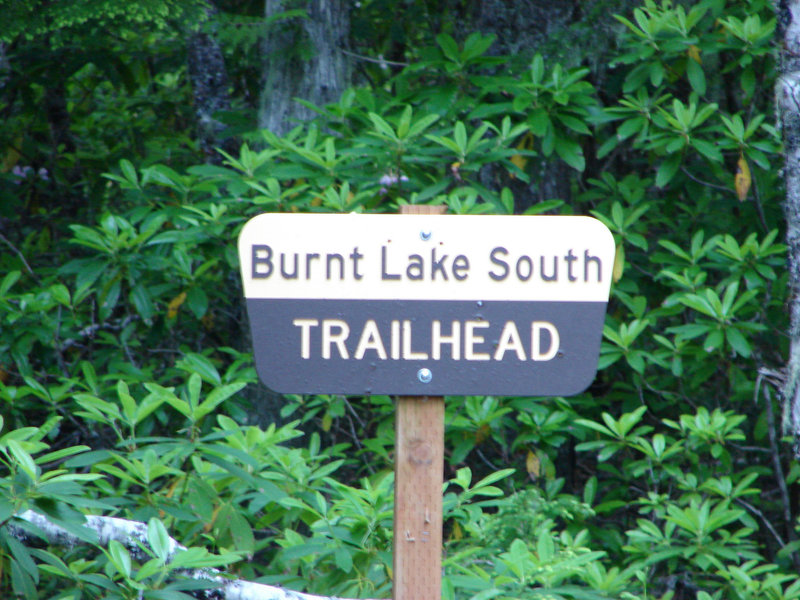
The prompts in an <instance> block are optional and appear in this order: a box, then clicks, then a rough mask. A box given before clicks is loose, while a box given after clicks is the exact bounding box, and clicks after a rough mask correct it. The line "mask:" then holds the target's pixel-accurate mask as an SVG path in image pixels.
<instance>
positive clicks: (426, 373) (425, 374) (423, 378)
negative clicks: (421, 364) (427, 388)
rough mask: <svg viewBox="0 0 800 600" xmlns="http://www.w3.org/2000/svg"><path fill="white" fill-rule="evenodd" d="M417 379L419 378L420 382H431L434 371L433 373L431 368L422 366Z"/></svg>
mask: <svg viewBox="0 0 800 600" xmlns="http://www.w3.org/2000/svg"><path fill="white" fill-rule="evenodd" d="M417 379H419V381H420V383H430V382H431V379H433V373H431V370H430V369H426V368H422V369H420V370H419V371H417Z"/></svg>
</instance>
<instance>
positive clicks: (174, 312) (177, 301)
mask: <svg viewBox="0 0 800 600" xmlns="http://www.w3.org/2000/svg"><path fill="white" fill-rule="evenodd" d="M185 301H186V292H181V293H180V294H178V295H177V296H175V297H174V298H173V299H172V300H170V301H169V304H167V318H168V319H174V318H175V317H177V316H178V309H179V308H180V307H181V304H183V303H184V302H185Z"/></svg>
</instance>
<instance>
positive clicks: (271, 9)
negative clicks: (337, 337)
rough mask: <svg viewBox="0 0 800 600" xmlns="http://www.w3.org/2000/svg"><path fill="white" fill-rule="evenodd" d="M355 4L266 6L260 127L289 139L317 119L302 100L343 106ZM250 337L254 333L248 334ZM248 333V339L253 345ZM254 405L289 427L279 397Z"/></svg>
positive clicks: (264, 395) (263, 396) (328, 0)
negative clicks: (300, 12)
mask: <svg viewBox="0 0 800 600" xmlns="http://www.w3.org/2000/svg"><path fill="white" fill-rule="evenodd" d="M349 6H350V3H348V2H346V1H345V0H307V1H306V2H303V3H299V6H298V3H297V2H294V3H290V2H287V1H285V0H266V1H265V16H266V18H267V19H271V18H276V17H277V19H276V25H275V26H274V27H273V28H272V29H271V30H270V33H269V35H268V37H267V38H266V39H265V40H264V43H263V51H264V77H263V87H262V92H261V99H260V107H259V113H258V125H259V127H261V128H263V129H268V130H270V131H271V132H273V133H274V134H276V135H279V136H281V135H284V134H286V133H287V132H289V131H290V130H291V129H292V128H293V127H295V126H296V125H297V124H298V123H300V122H303V121H307V120H309V119H311V118H312V117H313V116H314V115H315V113H314V112H313V111H312V110H310V109H308V108H306V107H305V106H303V105H302V104H300V103H299V102H297V101H296V100H295V98H302V99H303V100H306V101H308V102H311V103H313V104H315V105H317V106H322V105H324V104H327V103H331V102H335V101H338V100H339V97H340V96H341V94H342V92H344V90H345V89H346V87H347V86H348V85H349V84H350V69H349V65H348V62H347V61H346V54H345V53H344V52H343V50H347V48H348V46H349V42H348V39H349V35H350V14H349V12H348V10H349ZM298 7H300V8H304V9H305V11H306V16H305V17H303V18H299V17H293V18H289V19H280V17H279V15H280V14H281V13H283V12H285V11H286V10H287V9H290V8H291V9H295V8H298ZM248 331H249V328H248ZM249 335H250V334H249V332H248V333H245V339H247V340H249ZM252 393H253V397H252V398H251V401H252V402H253V403H254V404H255V405H256V406H257V414H256V415H254V421H255V422H256V423H258V424H259V425H262V426H266V425H268V424H269V423H276V424H280V423H284V422H285V421H286V419H284V418H282V417H281V415H280V410H281V407H282V406H283V404H284V402H285V401H284V400H283V397H282V396H281V395H280V394H277V393H275V392H272V391H271V390H268V389H266V388H264V387H263V386H259V387H258V388H256V389H255V390H253V392H252Z"/></svg>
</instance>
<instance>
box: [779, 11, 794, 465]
mask: <svg viewBox="0 0 800 600" xmlns="http://www.w3.org/2000/svg"><path fill="white" fill-rule="evenodd" d="M776 10H777V17H778V31H777V35H778V42H779V43H780V66H779V79H778V84H777V86H776V88H775V92H776V104H777V108H778V122H779V125H780V128H781V132H782V134H783V144H784V155H785V156H784V159H785V165H784V171H783V173H784V182H785V184H786V202H785V204H784V212H785V217H786V243H787V244H788V246H789V255H788V260H787V262H788V269H789V298H790V302H789V341H790V346H789V364H788V365H787V369H786V380H785V383H784V388H783V397H784V402H785V405H784V415H785V424H786V425H787V427H788V428H789V430H790V431H791V433H792V435H793V436H794V439H795V456H796V457H798V458H800V1H798V0H780V2H778V5H777V7H776Z"/></svg>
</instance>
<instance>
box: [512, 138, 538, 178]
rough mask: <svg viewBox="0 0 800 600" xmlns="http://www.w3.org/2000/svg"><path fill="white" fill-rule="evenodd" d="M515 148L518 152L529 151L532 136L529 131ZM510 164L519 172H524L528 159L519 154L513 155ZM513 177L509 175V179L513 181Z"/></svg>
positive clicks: (531, 145) (531, 144) (531, 146)
mask: <svg viewBox="0 0 800 600" xmlns="http://www.w3.org/2000/svg"><path fill="white" fill-rule="evenodd" d="M517 148H519V149H520V150H530V149H531V148H533V134H532V133H531V132H530V131H529V132H528V133H526V134H525V135H524V136H523V137H522V139H521V140H520V142H519V144H517ZM511 162H512V164H513V165H514V166H515V167H517V168H518V169H519V170H520V171H524V170H525V165H527V164H528V159H527V158H526V157H524V156H522V155H521V154H515V155H514V156H512V157H511ZM514 177H515V175H514V174H513V173H511V178H512V179H514Z"/></svg>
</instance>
